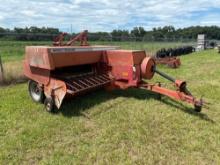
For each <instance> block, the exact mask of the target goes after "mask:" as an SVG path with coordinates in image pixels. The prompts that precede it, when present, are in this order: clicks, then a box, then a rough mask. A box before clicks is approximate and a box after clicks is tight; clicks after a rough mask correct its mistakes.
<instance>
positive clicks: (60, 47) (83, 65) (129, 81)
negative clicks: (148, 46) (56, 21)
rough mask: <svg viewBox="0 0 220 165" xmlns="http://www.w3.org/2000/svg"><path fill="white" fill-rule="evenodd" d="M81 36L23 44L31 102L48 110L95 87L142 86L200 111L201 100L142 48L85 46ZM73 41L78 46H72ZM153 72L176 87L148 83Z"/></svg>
mask: <svg viewBox="0 0 220 165" xmlns="http://www.w3.org/2000/svg"><path fill="white" fill-rule="evenodd" d="M84 35H85V33H81V34H80V35H78V37H77V40H76V39H74V38H73V39H72V40H70V42H68V43H69V44H64V43H62V42H61V41H62V38H63V37H62V36H63V35H61V36H60V37H58V39H57V40H56V43H55V44H54V46H27V47H26V51H25V52H26V54H25V60H24V64H23V65H24V74H25V76H26V77H28V78H29V79H30V80H29V85H28V88H29V94H30V96H31V97H32V99H33V100H34V101H36V102H44V104H45V109H46V110H47V111H49V112H53V111H54V109H55V107H56V108H57V109H59V108H60V107H61V104H62V102H63V99H64V98H65V96H67V95H71V96H76V95H80V94H83V93H86V92H89V91H93V90H95V89H98V88H107V89H112V90H113V89H127V88H141V89H145V90H147V91H152V92H155V93H157V94H160V95H165V96H168V97H170V98H172V99H174V100H179V101H183V102H187V103H190V104H192V105H194V107H195V111H197V112H200V111H201V109H202V106H203V100H202V99H196V98H195V97H194V96H193V95H192V94H191V93H190V92H189V90H188V89H187V84H186V82H185V81H182V80H178V79H174V78H172V77H170V76H168V75H167V74H165V73H163V72H161V71H159V70H158V69H157V67H156V62H155V60H154V59H153V58H152V57H147V56H146V54H145V51H134V50H122V49H119V47H115V46H85V45H88V44H87V42H84V41H85V40H86V41H87V37H86V36H84ZM75 41H79V42H80V43H81V46H71V45H72V44H75ZM70 43H71V44H70ZM82 43H86V44H85V45H84V44H82ZM154 74H159V75H160V76H162V77H164V78H165V79H167V80H169V81H171V82H172V84H173V85H174V86H175V88H176V90H171V89H167V88H164V87H162V86H161V83H155V84H151V83H147V82H146V80H150V79H152V78H153V76H154Z"/></svg>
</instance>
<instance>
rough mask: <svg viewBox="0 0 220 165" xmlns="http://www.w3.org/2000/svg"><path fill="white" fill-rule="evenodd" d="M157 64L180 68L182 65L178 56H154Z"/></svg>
mask: <svg viewBox="0 0 220 165" xmlns="http://www.w3.org/2000/svg"><path fill="white" fill-rule="evenodd" d="M154 60H155V62H156V64H162V65H167V66H168V67H170V68H179V67H180V65H181V62H180V59H179V58H177V57H164V58H154Z"/></svg>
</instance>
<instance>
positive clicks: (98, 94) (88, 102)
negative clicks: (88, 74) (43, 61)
mask: <svg viewBox="0 0 220 165" xmlns="http://www.w3.org/2000/svg"><path fill="white" fill-rule="evenodd" d="M118 97H125V98H135V99H139V100H146V101H148V100H150V99H154V100H158V101H161V102H162V103H161V104H163V103H164V104H167V105H169V106H171V107H175V108H177V109H179V110H181V111H183V112H184V113H187V114H190V115H193V116H196V117H199V118H200V119H202V120H205V121H208V122H211V123H214V121H213V120H212V119H210V118H209V117H208V116H207V115H206V114H203V113H201V112H200V113H198V112H195V111H194V109H193V108H189V107H187V106H185V105H184V104H182V103H181V102H178V101H175V100H171V99H159V97H158V94H155V93H152V92H150V91H146V90H144V89H135V88H132V89H127V90H114V91H111V92H107V91H105V90H98V91H93V92H91V93H88V94H85V95H81V96H76V97H70V98H67V99H65V100H64V103H63V105H62V109H61V111H60V113H62V114H63V115H64V116H66V117H72V116H85V117H87V118H89V115H87V113H86V111H87V110H88V109H89V108H92V107H94V106H96V105H99V104H101V103H103V102H106V101H109V100H113V99H115V98H118ZM114 105H115V104H113V105H110V107H108V108H109V109H110V108H111V107H113V106H114ZM105 111H106V110H105Z"/></svg>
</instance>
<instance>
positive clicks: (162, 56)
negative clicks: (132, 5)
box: [155, 46, 195, 68]
mask: <svg viewBox="0 0 220 165" xmlns="http://www.w3.org/2000/svg"><path fill="white" fill-rule="evenodd" d="M194 51H195V48H193V47H192V46H183V47H179V48H169V49H164V48H163V49H160V50H158V51H157V52H156V55H155V61H156V63H157V64H163V65H167V66H168V67H170V68H178V67H179V66H180V65H181V62H180V59H179V58H177V56H181V55H186V54H189V53H192V52H194Z"/></svg>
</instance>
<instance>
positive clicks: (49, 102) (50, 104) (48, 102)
mask: <svg viewBox="0 0 220 165" xmlns="http://www.w3.org/2000/svg"><path fill="white" fill-rule="evenodd" d="M44 109H45V110H46V111H47V112H49V113H55V112H56V111H55V104H54V100H53V98H52V97H48V98H46V99H45V100H44Z"/></svg>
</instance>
